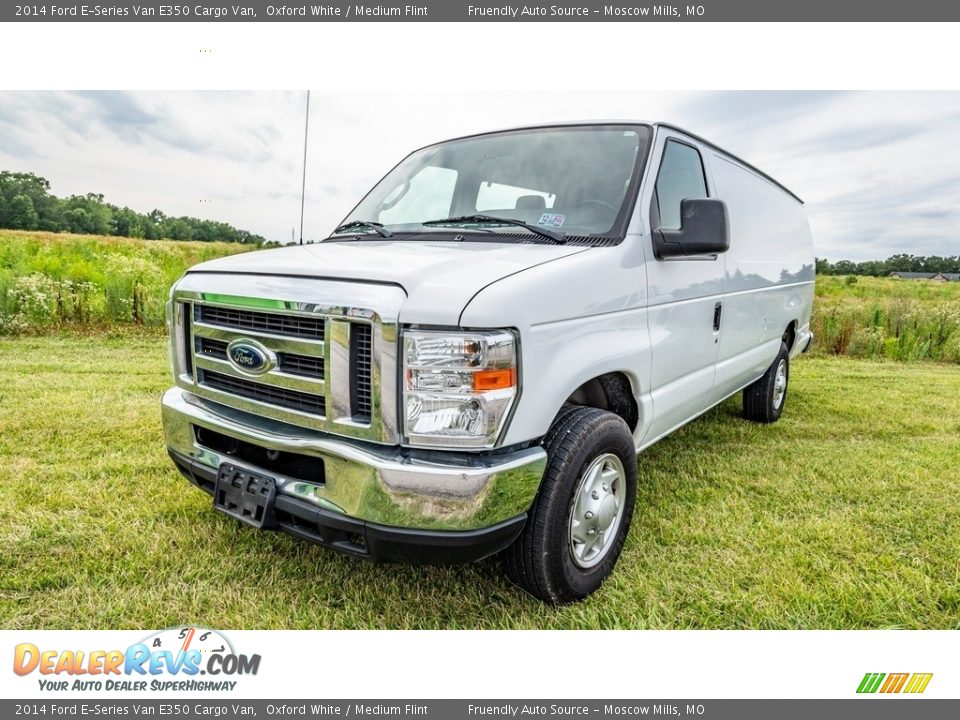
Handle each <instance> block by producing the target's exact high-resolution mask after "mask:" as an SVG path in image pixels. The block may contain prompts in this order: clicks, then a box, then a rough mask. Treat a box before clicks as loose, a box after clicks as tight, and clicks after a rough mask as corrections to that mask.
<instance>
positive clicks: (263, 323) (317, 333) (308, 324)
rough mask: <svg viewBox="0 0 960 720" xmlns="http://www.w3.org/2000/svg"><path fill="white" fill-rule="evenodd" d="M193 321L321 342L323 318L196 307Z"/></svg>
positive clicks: (206, 306)
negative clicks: (195, 317)
mask: <svg viewBox="0 0 960 720" xmlns="http://www.w3.org/2000/svg"><path fill="white" fill-rule="evenodd" d="M197 321H198V322H202V323H206V324H207V325H217V326H219V327H227V328H233V329H234V330H250V331H253V332H266V333H271V334H273V335H289V336H291V337H302V338H310V339H312V340H323V338H324V319H323V318H322V317H319V318H317V317H301V316H299V315H281V314H276V313H269V312H261V311H259V310H242V309H239V308H227V307H220V306H216V305H198V306H197Z"/></svg>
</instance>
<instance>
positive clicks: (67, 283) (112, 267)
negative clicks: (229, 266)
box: [0, 230, 251, 335]
mask: <svg viewBox="0 0 960 720" xmlns="http://www.w3.org/2000/svg"><path fill="white" fill-rule="evenodd" d="M250 249H251V248H250V247H249V246H245V245H239V244H235V243H205V242H204V243H201V242H172V241H165V240H136V239H129V238H113V237H102V236H96V235H61V234H54V233H36V232H19V231H15V230H0V334H7V335H13V334H35V333H43V332H49V331H51V330H57V329H63V328H71V327H75V328H107V327H115V326H118V325H121V326H122V325H133V326H136V325H139V326H160V325H162V324H163V322H164V303H165V302H166V298H167V292H168V291H169V289H170V286H171V285H172V284H173V282H174V281H175V280H176V279H177V278H178V277H180V275H182V274H183V272H184V270H186V269H187V268H188V267H190V266H191V265H194V264H196V263H198V262H202V261H204V260H210V259H212V258H216V257H221V256H223V255H232V254H234V253H238V252H245V251H247V250H250Z"/></svg>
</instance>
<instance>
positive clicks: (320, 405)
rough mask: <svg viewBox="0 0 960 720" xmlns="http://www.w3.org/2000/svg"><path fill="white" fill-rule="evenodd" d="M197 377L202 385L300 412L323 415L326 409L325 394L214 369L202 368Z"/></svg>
mask: <svg viewBox="0 0 960 720" xmlns="http://www.w3.org/2000/svg"><path fill="white" fill-rule="evenodd" d="M197 379H198V380H199V381H200V384H201V385H206V386H207V387H211V388H214V389H216V390H223V391H225V392H229V393H230V394H232V395H239V396H240V397H244V398H249V399H250V400H256V401H258V402H263V403H269V404H270V405H278V406H280V407H285V408H289V409H291V410H297V411H299V412H304V413H310V414H313V415H323V414H324V411H325V409H326V405H325V400H324V398H323V395H312V394H310V393H304V392H298V391H296V390H288V389H286V388H281V387H276V386H274V385H266V384H264V383H261V382H252V381H250V380H241V379H240V378H237V377H233V376H231V375H224V374H223V373H218V372H215V371H213V370H200V371H199V373H198V378H197Z"/></svg>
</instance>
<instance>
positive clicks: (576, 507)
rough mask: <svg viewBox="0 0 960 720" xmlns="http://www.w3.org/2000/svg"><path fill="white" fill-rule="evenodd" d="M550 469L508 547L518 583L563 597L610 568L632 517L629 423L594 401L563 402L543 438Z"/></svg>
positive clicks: (585, 591) (570, 597)
mask: <svg viewBox="0 0 960 720" xmlns="http://www.w3.org/2000/svg"><path fill="white" fill-rule="evenodd" d="M544 447H545V449H546V451H547V470H546V472H545V473H544V477H543V480H542V482H541V486H540V492H539V493H538V495H537V499H536V500H535V501H534V504H533V507H532V508H531V509H530V513H529V516H528V518H527V524H526V526H525V527H524V530H523V533H522V534H521V535H520V537H519V538H518V539H517V541H516V542H515V543H514V544H513V546H511V547H510V548H508V549H507V551H506V553H505V559H506V566H507V573H508V575H509V576H510V578H511V580H513V582H515V583H516V584H517V585H519V586H520V587H521V588H523V589H524V590H526V591H527V592H529V593H530V594H531V595H533V596H534V597H537V598H539V599H541V600H544V601H546V602H550V603H555V604H560V603H567V602H572V601H574V600H580V599H582V598H585V597H586V596H587V595H589V594H590V593H592V592H593V591H594V590H596V589H597V588H598V587H600V585H601V583H603V581H604V580H605V579H606V578H607V576H608V575H609V574H610V572H611V571H612V570H613V567H614V565H615V564H616V562H617V559H618V558H619V556H620V551H621V550H622V549H623V543H624V541H625V539H626V536H627V531H628V530H629V528H630V520H631V519H632V517H633V505H634V501H635V499H636V491H637V456H636V450H635V448H634V442H633V435H632V434H631V433H630V428H629V427H627V424H626V423H625V422H624V421H623V419H622V418H621V417H619V416H618V415H614V414H613V413H611V412H607V411H605V410H597V409H595V408H586V407H576V406H568V407H566V408H564V409H563V410H562V411H561V412H560V414H559V415H558V416H557V419H556V420H555V421H554V423H553V426H552V427H551V429H550V431H549V432H548V433H547V436H546V438H545V439H544Z"/></svg>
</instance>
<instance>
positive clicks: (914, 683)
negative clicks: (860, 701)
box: [857, 673, 933, 695]
mask: <svg viewBox="0 0 960 720" xmlns="http://www.w3.org/2000/svg"><path fill="white" fill-rule="evenodd" d="M932 678H933V673H867V674H866V675H864V676H863V680H861V681H860V685H858V686H857V692H858V693H882V694H884V695H890V694H895V693H907V694H918V693H922V692H923V691H924V690H926V689H927V685H929V684H930V680H931V679H932Z"/></svg>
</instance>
